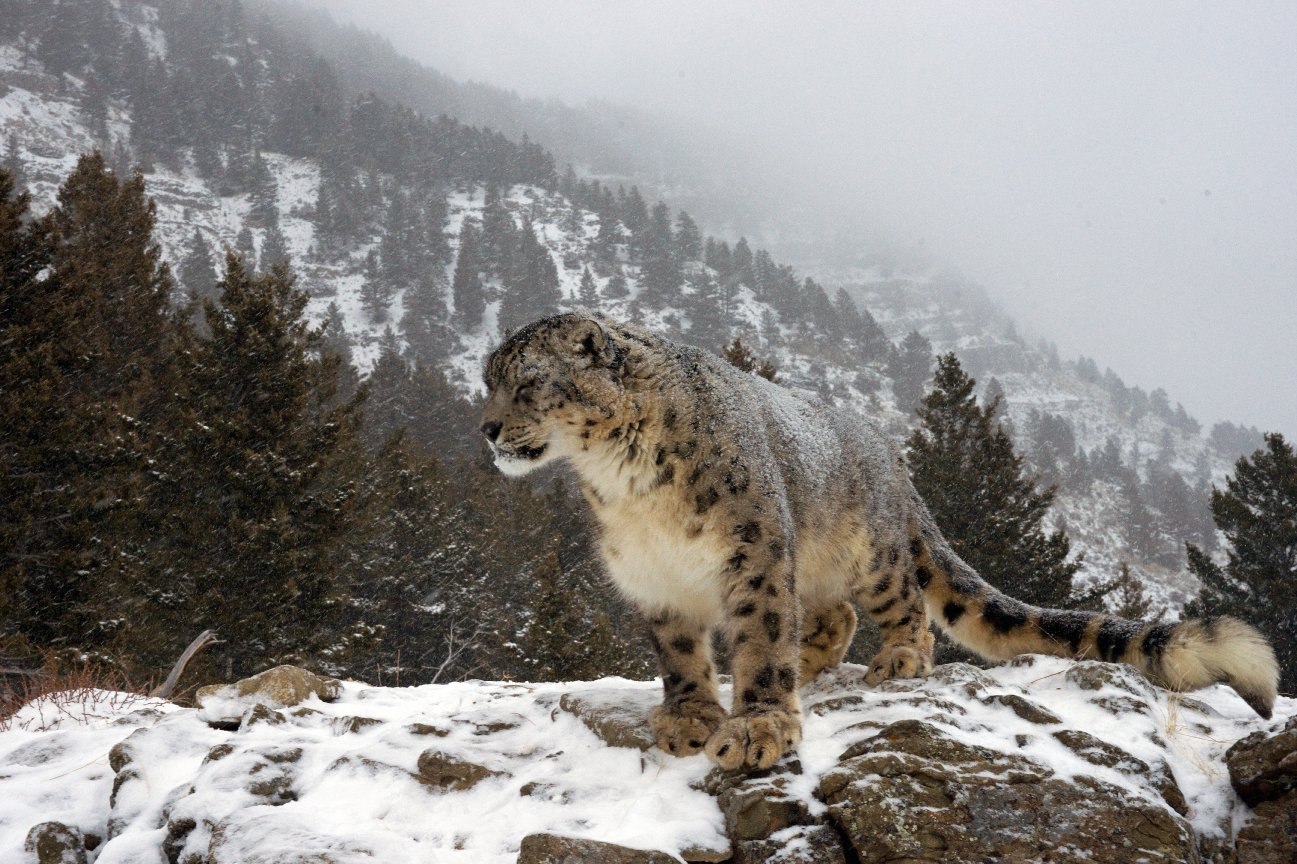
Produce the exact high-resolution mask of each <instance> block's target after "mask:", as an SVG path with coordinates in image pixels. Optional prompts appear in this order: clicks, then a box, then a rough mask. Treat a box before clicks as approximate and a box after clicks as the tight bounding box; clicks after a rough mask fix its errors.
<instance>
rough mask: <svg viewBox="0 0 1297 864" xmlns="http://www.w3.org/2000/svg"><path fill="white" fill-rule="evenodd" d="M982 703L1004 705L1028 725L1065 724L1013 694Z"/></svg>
mask: <svg viewBox="0 0 1297 864" xmlns="http://www.w3.org/2000/svg"><path fill="white" fill-rule="evenodd" d="M1028 656H1030V655H1028ZM982 701H983V702H987V703H990V704H992V705H1003V706H1004V707H1005V708H1008V709H1009V710H1010V711H1012V712H1013V713H1014V714H1017V715H1018V716H1019V717H1021V718H1022V719H1023V720H1026V721H1027V722H1028V723H1039V724H1040V725H1042V726H1052V725H1054V724H1055V723H1062V722H1063V719H1062V718H1061V717H1059V716H1058V715H1057V714H1055V713H1054V712H1053V711H1050V710H1049V709H1047V708H1044V707H1042V706H1040V705H1037V704H1036V703H1035V702H1032V701H1030V700H1029V699H1024V698H1023V697H1021V696H1017V695H1015V694H1013V693H996V694H995V695H993V696H987V697H986V698H985V699H983V700H982Z"/></svg>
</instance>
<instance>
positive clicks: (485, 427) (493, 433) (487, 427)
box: [482, 420, 502, 444]
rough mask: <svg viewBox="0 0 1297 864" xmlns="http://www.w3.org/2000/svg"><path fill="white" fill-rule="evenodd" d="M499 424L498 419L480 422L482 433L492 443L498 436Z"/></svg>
mask: <svg viewBox="0 0 1297 864" xmlns="http://www.w3.org/2000/svg"><path fill="white" fill-rule="evenodd" d="M501 426H502V424H501V423H500V422H499V421H496V420H488V421H486V422H485V423H483V424H482V434H483V435H485V436H486V440H488V441H490V442H491V443H493V444H494V443H495V439H497V438H499V437H500V429H501Z"/></svg>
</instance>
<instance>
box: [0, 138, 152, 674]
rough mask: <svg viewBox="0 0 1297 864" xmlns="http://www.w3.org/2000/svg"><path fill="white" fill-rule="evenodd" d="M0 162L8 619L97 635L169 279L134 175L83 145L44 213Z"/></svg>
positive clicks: (129, 510) (122, 541)
mask: <svg viewBox="0 0 1297 864" xmlns="http://www.w3.org/2000/svg"><path fill="white" fill-rule="evenodd" d="M26 206H27V199H26V197H25V196H18V197H17V198H13V197H12V181H11V180H10V179H9V178H8V175H7V174H4V172H0V288H3V302H0V310H3V311H2V315H0V331H2V332H0V343H2V344H4V345H6V346H8V347H7V350H6V351H5V352H4V359H3V376H4V377H3V379H2V380H0V394H2V395H0V419H3V428H4V429H5V435H4V436H3V441H4V444H3V450H2V451H0V452H3V457H2V459H0V462H3V469H4V476H5V477H6V480H7V483H6V493H5V494H4V495H2V496H0V498H2V499H4V502H5V503H4V505H3V507H4V508H6V509H5V511H4V513H3V515H4V525H5V529H4V541H5V542H4V544H3V549H4V552H3V553H2V554H3V564H2V565H0V566H2V567H3V571H2V572H0V583H2V584H3V585H5V586H6V587H7V588H10V589H12V593H11V594H8V595H7V596H8V597H10V598H11V599H12V600H13V601H14V603H13V605H14V607H15V608H14V610H13V613H12V615H13V617H10V616H9V615H5V616H3V617H5V618H9V620H8V621H6V622H4V623H3V624H0V626H3V628H4V629H5V630H6V631H8V632H10V633H16V634H19V635H21V636H23V637H25V638H28V639H29V640H30V641H32V642H33V643H36V644H42V645H64V646H79V647H82V648H85V649H90V648H91V647H94V646H98V647H103V646H104V645H105V644H106V642H107V640H108V639H109V637H110V636H111V635H112V634H111V632H109V631H110V630H111V629H112V627H113V626H114V625H113V622H119V621H120V615H119V614H117V609H116V605H117V604H116V603H115V601H114V597H115V594H116V586H117V583H118V581H119V576H120V568H121V567H123V566H128V561H129V559H130V551H131V550H130V548H129V547H130V542H129V538H128V537H127V536H126V535H127V534H128V532H129V529H130V527H131V526H132V524H133V519H134V515H135V511H136V509H137V500H138V496H139V492H140V486H141V483H142V482H143V480H144V476H145V471H146V466H147V464H148V463H147V460H148V458H149V457H150V456H151V451H150V449H149V446H148V439H149V437H150V430H151V425H152V424H153V423H154V422H156V420H157V418H158V416H159V414H160V411H161V407H162V406H161V402H160V398H159V397H160V394H162V393H165V392H166V388H165V387H164V386H160V384H159V382H164V381H168V380H169V364H170V362H171V360H172V358H173V348H174V337H173V328H172V322H171V318H170V316H169V309H168V306H167V300H168V298H169V297H170V295H171V292H172V282H171V278H170V274H169V271H168V270H167V268H166V265H165V264H164V263H163V262H162V259H161V252H160V250H159V249H158V246H157V244H156V243H155V242H154V241H153V238H152V229H153V219H154V216H153V213H154V211H153V205H152V202H150V201H148V200H147V199H146V198H145V197H144V182H143V180H142V178H140V177H139V175H136V176H135V177H133V178H131V179H129V180H127V181H125V182H120V181H119V180H118V178H117V177H116V176H115V175H114V174H113V173H112V172H110V171H108V170H107V168H106V166H105V164H104V161H103V158H102V157H101V156H100V155H99V154H93V155H90V156H85V157H82V158H81V160H80V161H79V162H78V163H77V167H76V169H75V170H74V171H73V172H72V174H71V175H70V176H69V177H68V179H67V180H66V182H65V183H64V184H63V187H62V188H61V189H60V190H59V194H58V205H57V206H56V207H55V209H54V210H53V211H52V212H51V213H50V214H49V216H48V217H46V218H44V219H40V220H36V221H33V222H31V223H30V224H29V225H26V226H24V225H23V222H24V213H25V210H26Z"/></svg>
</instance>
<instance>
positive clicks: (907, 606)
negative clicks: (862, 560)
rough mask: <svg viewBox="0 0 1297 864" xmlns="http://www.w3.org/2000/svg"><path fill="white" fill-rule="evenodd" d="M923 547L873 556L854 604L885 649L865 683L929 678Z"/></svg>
mask: <svg viewBox="0 0 1297 864" xmlns="http://www.w3.org/2000/svg"><path fill="white" fill-rule="evenodd" d="M922 551H923V548H922V544H921V543H920V542H919V541H917V540H913V541H910V542H909V543H907V544H904V545H902V544H901V543H899V542H897V543H891V544H886V545H883V546H881V547H878V548H875V549H873V550H872V551H871V555H870V561H869V564H868V566H867V567H864V568H862V570H861V572H863V573H865V576H864V578H862V579H861V580H859V582H858V584H857V586H856V587H855V589H854V591H853V595H854V597H855V599H856V602H857V603H858V604H859V605H860V607H861V608H862V609H864V610H865V612H866V613H868V615H869V617H870V618H872V619H873V621H874V623H875V624H877V625H878V629H879V630H880V631H882V637H883V644H882V647H881V648H879V649H878V654H877V655H875V656H874V659H873V661H872V662H870V664H869V671H868V672H867V673H866V674H865V683H866V684H868V685H870V686H871V687H872V686H875V685H877V684H881V683H882V682H884V681H887V680H889V679H891V678H924V677H927V676H928V675H929V674H931V672H932V652H933V634H932V630H931V628H930V627H929V626H928V610H927V605H926V604H925V603H924V597H923V588H922V584H923V582H924V581H925V580H924V578H923V575H924V574H923V565H922V564H921V563H919V559H920V556H921V555H922Z"/></svg>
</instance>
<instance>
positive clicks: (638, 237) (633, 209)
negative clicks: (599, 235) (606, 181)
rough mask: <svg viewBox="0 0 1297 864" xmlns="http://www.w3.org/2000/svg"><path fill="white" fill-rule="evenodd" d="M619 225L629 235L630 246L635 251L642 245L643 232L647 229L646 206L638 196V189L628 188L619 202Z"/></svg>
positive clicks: (635, 187) (647, 214)
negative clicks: (624, 228)
mask: <svg viewBox="0 0 1297 864" xmlns="http://www.w3.org/2000/svg"><path fill="white" fill-rule="evenodd" d="M621 223H622V224H623V225H625V226H626V230H627V231H629V232H630V233H631V241H630V242H631V245H632V246H633V247H635V248H636V249H638V248H640V247H641V246H642V244H643V243H644V230H645V229H646V228H647V227H648V223H649V212H648V205H646V204H645V203H644V198H643V196H641V195H640V194H639V187H638V186H632V187H630V192H629V193H628V194H627V195H626V196H625V198H624V199H623V201H622V202H621Z"/></svg>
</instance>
